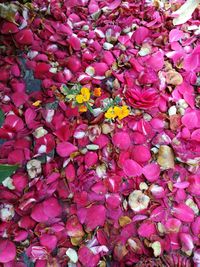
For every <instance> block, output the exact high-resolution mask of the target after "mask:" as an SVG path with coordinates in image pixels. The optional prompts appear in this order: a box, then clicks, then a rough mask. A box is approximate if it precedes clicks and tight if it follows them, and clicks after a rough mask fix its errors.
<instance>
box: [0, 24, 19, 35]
mask: <svg viewBox="0 0 200 267" xmlns="http://www.w3.org/2000/svg"><path fill="white" fill-rule="evenodd" d="M18 31H19V29H18V27H17V26H16V25H15V24H14V23H12V22H8V21H6V22H4V23H3V24H2V25H1V33H2V34H12V33H16V32H18Z"/></svg>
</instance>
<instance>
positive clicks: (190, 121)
mask: <svg viewBox="0 0 200 267" xmlns="http://www.w3.org/2000/svg"><path fill="white" fill-rule="evenodd" d="M182 123H183V124H184V125H185V126H186V127H187V128H188V129H193V128H196V125H197V123H198V117H197V114H196V112H195V111H191V112H188V113H186V114H184V116H183V117H182Z"/></svg>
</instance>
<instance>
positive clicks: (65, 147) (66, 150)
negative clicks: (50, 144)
mask: <svg viewBox="0 0 200 267" xmlns="http://www.w3.org/2000/svg"><path fill="white" fill-rule="evenodd" d="M77 150H78V148H77V147H76V146H74V145H72V144H71V143H69V142H61V143H59V144H58V145H57V148H56V151H57V153H58V155H59V156H61V157H68V156H70V154H71V153H73V152H75V151H77Z"/></svg>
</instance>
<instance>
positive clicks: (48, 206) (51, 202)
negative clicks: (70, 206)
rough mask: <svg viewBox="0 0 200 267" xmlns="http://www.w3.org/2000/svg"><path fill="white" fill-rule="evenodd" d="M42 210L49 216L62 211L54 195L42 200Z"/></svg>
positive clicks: (56, 214) (57, 214) (51, 216)
mask: <svg viewBox="0 0 200 267" xmlns="http://www.w3.org/2000/svg"><path fill="white" fill-rule="evenodd" d="M43 210H44V214H45V215H47V216H48V217H50V218H53V217H57V216H59V215H60V214H61V212H62V208H61V206H60V204H59V202H58V200H57V199H56V198H54V197H51V198H49V199H46V200H45V201H44V202H43Z"/></svg>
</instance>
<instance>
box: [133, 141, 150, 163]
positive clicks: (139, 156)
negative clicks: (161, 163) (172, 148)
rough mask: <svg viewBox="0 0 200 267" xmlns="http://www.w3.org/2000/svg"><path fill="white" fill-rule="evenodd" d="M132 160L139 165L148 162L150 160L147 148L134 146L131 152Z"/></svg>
mask: <svg viewBox="0 0 200 267" xmlns="http://www.w3.org/2000/svg"><path fill="white" fill-rule="evenodd" d="M132 158H133V159H134V160H135V161H137V162H139V163H141V162H147V161H149V160H150V159H151V153H150V150H149V148H147V147H146V146H143V145H138V146H135V147H134V149H133V151H132Z"/></svg>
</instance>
